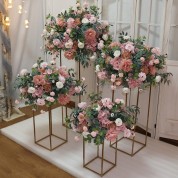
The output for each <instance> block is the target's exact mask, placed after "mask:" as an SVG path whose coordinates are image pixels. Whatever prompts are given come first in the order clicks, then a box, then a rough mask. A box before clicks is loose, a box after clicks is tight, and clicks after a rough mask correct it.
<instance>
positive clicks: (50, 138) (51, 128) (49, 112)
mask: <svg viewBox="0 0 178 178" xmlns="http://www.w3.org/2000/svg"><path fill="white" fill-rule="evenodd" d="M48 114H49V134H48V135H47V136H45V137H43V138H41V139H38V140H37V138H36V124H35V111H33V129H34V142H35V144H37V145H39V146H41V147H43V148H45V149H47V150H49V151H52V150H54V149H56V148H58V147H60V146H62V145H63V144H65V143H66V142H67V141H68V130H67V127H66V133H65V138H62V137H59V136H57V135H55V134H53V127H52V109H51V107H49V108H48ZM52 137H54V138H57V139H59V140H61V141H62V143H60V144H58V145H57V146H55V147H53V144H52ZM47 138H49V144H50V145H49V147H46V146H44V145H43V144H42V143H40V142H41V141H43V140H45V139H47Z"/></svg>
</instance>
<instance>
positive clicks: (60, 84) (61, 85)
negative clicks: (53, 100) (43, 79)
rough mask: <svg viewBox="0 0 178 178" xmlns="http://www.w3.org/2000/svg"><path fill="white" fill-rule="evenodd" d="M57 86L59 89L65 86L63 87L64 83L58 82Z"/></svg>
mask: <svg viewBox="0 0 178 178" xmlns="http://www.w3.org/2000/svg"><path fill="white" fill-rule="evenodd" d="M56 86H57V88H59V89H60V88H62V87H63V86H64V85H63V83H62V82H60V81H59V82H56Z"/></svg>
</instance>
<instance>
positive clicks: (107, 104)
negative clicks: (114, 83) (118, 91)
mask: <svg viewBox="0 0 178 178" xmlns="http://www.w3.org/2000/svg"><path fill="white" fill-rule="evenodd" d="M101 102H102V104H103V106H104V107H107V108H108V109H111V108H112V105H113V103H112V101H111V99H110V98H104V99H102V100H101Z"/></svg>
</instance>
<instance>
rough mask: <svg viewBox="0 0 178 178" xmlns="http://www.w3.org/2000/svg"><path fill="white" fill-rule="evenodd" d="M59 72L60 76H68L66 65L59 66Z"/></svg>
mask: <svg viewBox="0 0 178 178" xmlns="http://www.w3.org/2000/svg"><path fill="white" fill-rule="evenodd" d="M59 74H60V75H61V76H63V77H64V78H68V77H69V74H68V70H67V67H66V66H60V68H59Z"/></svg>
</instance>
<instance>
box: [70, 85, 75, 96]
mask: <svg viewBox="0 0 178 178" xmlns="http://www.w3.org/2000/svg"><path fill="white" fill-rule="evenodd" d="M74 93H75V87H74V86H73V87H71V88H70V89H69V95H73V94H74Z"/></svg>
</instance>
